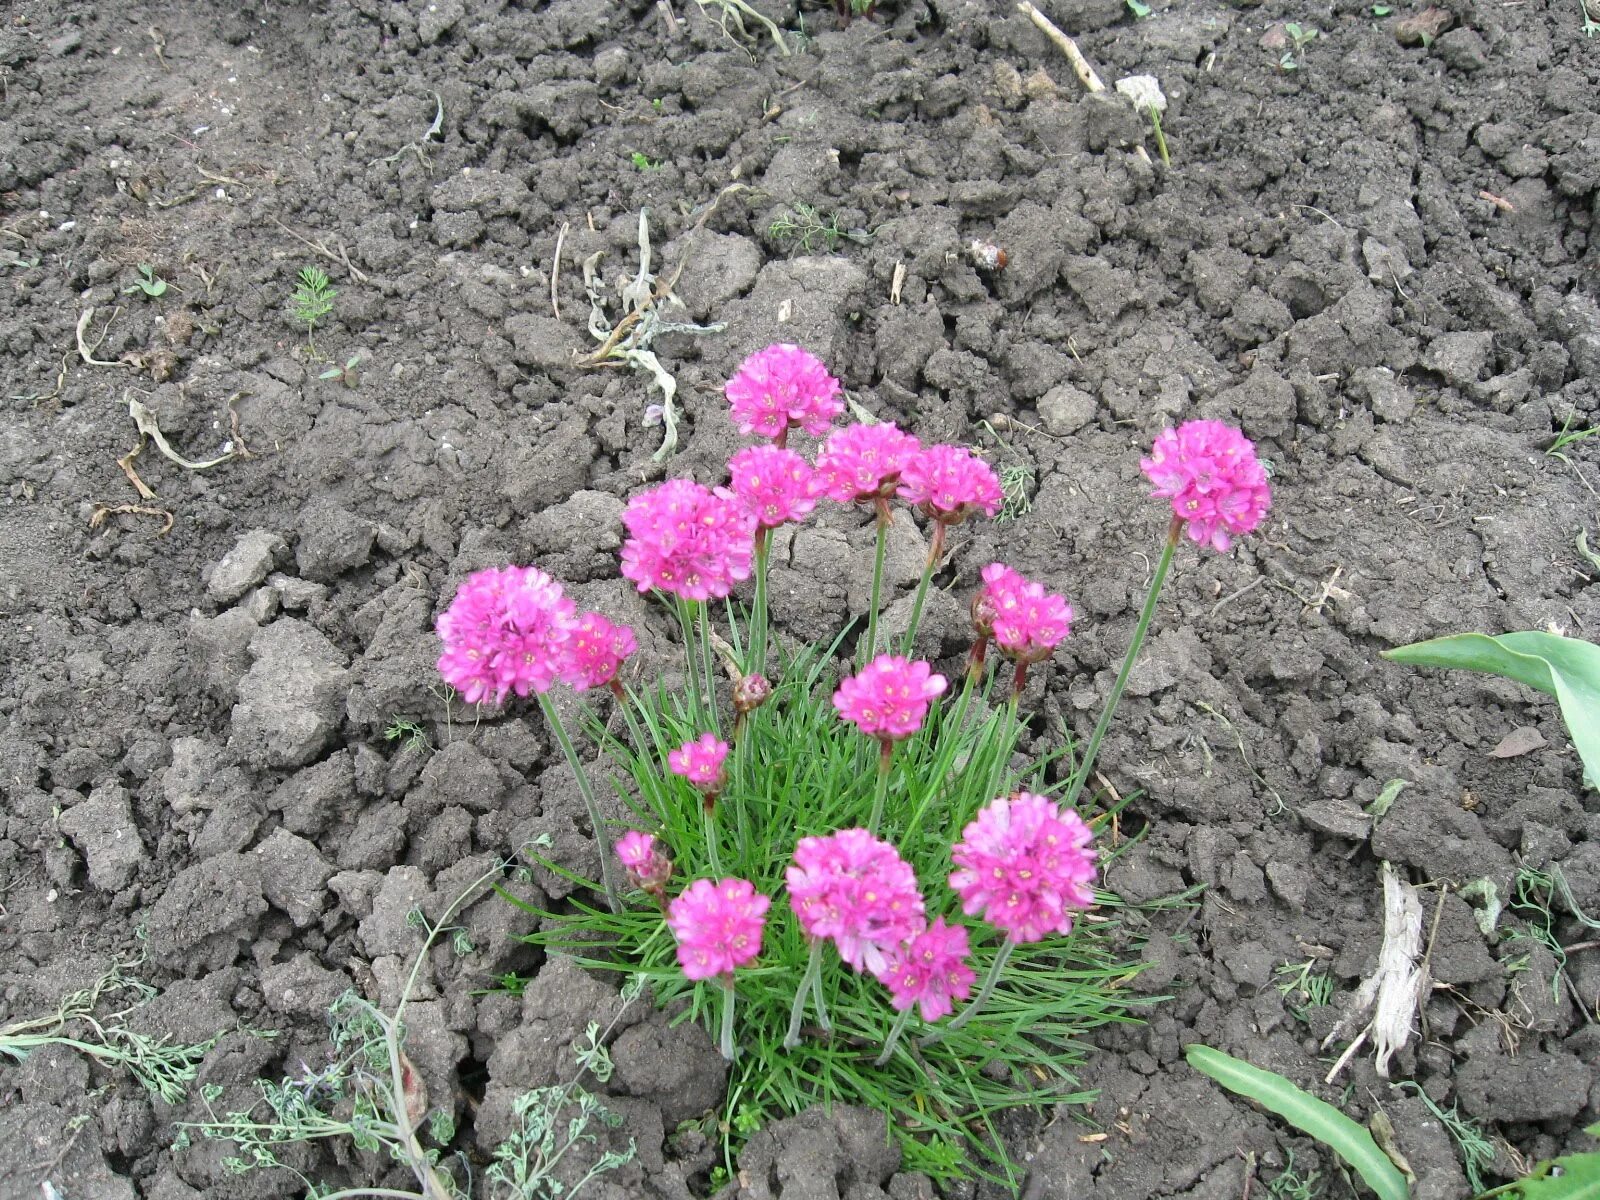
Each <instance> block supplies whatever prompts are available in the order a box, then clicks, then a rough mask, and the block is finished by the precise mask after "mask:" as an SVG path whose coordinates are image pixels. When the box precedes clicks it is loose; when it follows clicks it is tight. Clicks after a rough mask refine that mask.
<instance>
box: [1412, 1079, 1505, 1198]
mask: <svg viewBox="0 0 1600 1200" xmlns="http://www.w3.org/2000/svg"><path fill="white" fill-rule="evenodd" d="M1395 1086H1396V1087H1402V1088H1410V1089H1411V1090H1412V1091H1413V1092H1415V1093H1416V1094H1417V1098H1418V1099H1419V1100H1421V1101H1422V1103H1423V1104H1425V1105H1426V1106H1427V1109H1428V1111H1429V1112H1431V1113H1432V1114H1433V1115H1434V1116H1435V1117H1436V1118H1438V1121H1439V1124H1441V1125H1443V1126H1444V1128H1445V1132H1446V1133H1448V1134H1449V1135H1450V1140H1451V1141H1453V1142H1454V1143H1455V1144H1456V1149H1457V1150H1458V1151H1459V1152H1460V1153H1461V1166H1462V1168H1463V1169H1464V1170H1465V1171H1466V1173H1467V1184H1468V1186H1469V1187H1471V1188H1472V1194H1473V1195H1474V1196H1476V1195H1478V1193H1480V1192H1482V1191H1483V1190H1484V1181H1483V1173H1484V1172H1485V1171H1487V1170H1488V1169H1489V1168H1490V1167H1492V1166H1494V1160H1495V1151H1494V1143H1493V1142H1491V1141H1490V1140H1489V1139H1488V1138H1486V1137H1485V1136H1484V1135H1483V1130H1482V1129H1480V1128H1478V1126H1477V1124H1476V1123H1474V1122H1473V1120H1472V1118H1471V1117H1466V1116H1463V1115H1462V1114H1461V1110H1460V1107H1459V1106H1458V1105H1455V1104H1452V1105H1451V1106H1450V1108H1449V1109H1448V1110H1446V1109H1445V1108H1444V1107H1442V1106H1441V1105H1440V1104H1439V1103H1438V1102H1437V1101H1436V1100H1434V1098H1433V1097H1432V1096H1430V1095H1428V1093H1427V1092H1425V1091H1423V1090H1422V1088H1421V1087H1420V1086H1419V1085H1418V1084H1415V1083H1413V1082H1411V1080H1409V1079H1404V1080H1401V1081H1400V1082H1399V1083H1397V1084H1396V1085H1395Z"/></svg>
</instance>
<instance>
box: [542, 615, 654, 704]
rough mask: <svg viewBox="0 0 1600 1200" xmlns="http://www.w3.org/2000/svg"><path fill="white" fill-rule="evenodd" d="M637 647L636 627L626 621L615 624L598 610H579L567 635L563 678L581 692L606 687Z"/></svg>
mask: <svg viewBox="0 0 1600 1200" xmlns="http://www.w3.org/2000/svg"><path fill="white" fill-rule="evenodd" d="M638 648H639V643H638V642H636V641H635V640H634V637H633V630H631V629H629V628H628V627H627V626H626V625H613V624H612V623H611V622H610V621H609V620H608V619H606V618H605V617H604V616H602V615H601V614H600V613H597V612H582V613H579V614H578V619H577V621H576V622H574V624H573V626H572V630H571V632H570V633H569V634H568V636H567V644H566V653H565V656H564V658H563V660H562V664H561V678H562V680H563V681H564V682H566V683H569V684H571V685H572V687H573V690H575V691H579V692H586V691H588V690H589V689H590V688H593V687H604V686H605V685H606V684H608V683H610V682H611V681H612V680H613V679H615V678H616V677H617V671H618V669H619V668H620V667H621V666H622V662H623V660H624V659H626V658H627V657H628V655H630V654H632V653H633V652H634V651H635V650H637V649H638Z"/></svg>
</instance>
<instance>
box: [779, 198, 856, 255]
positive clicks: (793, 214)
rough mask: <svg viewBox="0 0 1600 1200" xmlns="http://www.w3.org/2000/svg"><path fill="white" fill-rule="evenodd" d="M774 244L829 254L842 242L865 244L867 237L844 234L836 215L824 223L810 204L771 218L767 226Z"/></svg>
mask: <svg viewBox="0 0 1600 1200" xmlns="http://www.w3.org/2000/svg"><path fill="white" fill-rule="evenodd" d="M767 233H768V234H769V235H770V236H771V237H772V238H773V240H774V241H779V242H790V243H792V244H793V246H794V248H795V249H796V250H800V251H804V252H805V253H807V254H810V253H811V252H812V251H813V250H815V249H816V248H817V247H818V246H821V247H822V248H823V249H824V250H826V251H828V252H829V253H832V252H833V251H834V250H836V249H838V247H839V243H840V242H842V241H845V240H850V241H858V242H865V241H868V240H869V239H870V236H871V235H870V234H867V233H865V232H862V231H852V230H846V229H844V228H843V227H842V226H841V225H840V224H839V214H838V213H834V214H833V215H832V216H830V217H828V219H827V220H823V218H822V214H821V213H819V212H818V211H817V210H816V208H815V207H814V206H812V205H810V204H805V203H796V204H795V205H794V206H793V208H791V209H790V210H789V211H788V212H785V213H783V214H782V215H781V216H778V217H774V218H773V221H772V224H770V225H768V226H767Z"/></svg>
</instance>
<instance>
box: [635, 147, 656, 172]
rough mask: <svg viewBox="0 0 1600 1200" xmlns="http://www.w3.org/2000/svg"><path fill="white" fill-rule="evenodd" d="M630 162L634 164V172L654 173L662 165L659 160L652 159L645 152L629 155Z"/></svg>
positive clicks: (638, 151) (636, 151)
mask: <svg viewBox="0 0 1600 1200" xmlns="http://www.w3.org/2000/svg"><path fill="white" fill-rule="evenodd" d="M628 161H629V162H631V163H632V164H633V167H634V170H636V171H654V170H655V169H656V168H658V167H659V166H661V163H660V162H659V161H658V160H656V159H653V158H651V157H650V156H649V155H648V154H646V153H645V152H644V151H643V150H635V151H633V153H631V154H629V155H628Z"/></svg>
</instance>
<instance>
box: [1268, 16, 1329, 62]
mask: <svg viewBox="0 0 1600 1200" xmlns="http://www.w3.org/2000/svg"><path fill="white" fill-rule="evenodd" d="M1283 32H1284V35H1285V36H1286V37H1287V38H1288V39H1289V47H1288V49H1286V50H1285V51H1284V52H1283V57H1282V58H1280V59H1278V66H1279V67H1281V68H1282V69H1283V70H1285V71H1298V70H1299V69H1300V64H1301V62H1302V61H1303V60H1304V58H1305V49H1306V47H1307V46H1309V45H1310V44H1311V43H1312V42H1313V41H1315V40H1316V37H1317V34H1318V32H1319V31H1318V30H1317V28H1316V27H1315V26H1313V25H1301V24H1300V23H1299V22H1297V21H1290V22H1289V23H1288V24H1287V25H1285V26H1284V27H1283Z"/></svg>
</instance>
